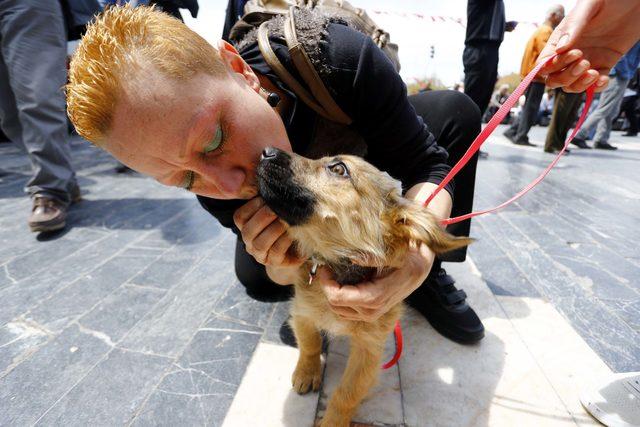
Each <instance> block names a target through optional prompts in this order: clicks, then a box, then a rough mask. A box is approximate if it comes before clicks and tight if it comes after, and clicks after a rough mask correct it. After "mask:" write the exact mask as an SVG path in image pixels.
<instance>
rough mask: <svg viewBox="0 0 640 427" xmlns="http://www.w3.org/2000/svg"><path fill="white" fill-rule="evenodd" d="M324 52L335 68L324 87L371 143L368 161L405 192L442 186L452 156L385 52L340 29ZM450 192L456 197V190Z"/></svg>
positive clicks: (336, 27)
mask: <svg viewBox="0 0 640 427" xmlns="http://www.w3.org/2000/svg"><path fill="white" fill-rule="evenodd" d="M322 48H323V49H324V50H325V52H324V53H325V57H326V58H329V59H330V62H331V63H330V64H327V65H328V67H329V69H330V70H331V72H330V73H328V74H327V75H326V76H325V82H326V83H327V86H328V87H329V88H330V90H331V91H332V92H333V96H334V99H335V100H336V102H337V103H338V105H339V106H340V107H341V108H342V109H343V110H344V111H345V113H347V114H348V115H349V116H350V117H351V118H352V119H353V124H352V126H353V127H354V128H355V129H356V130H357V131H358V132H359V133H360V135H362V137H363V138H364V140H365V141H366V143H367V150H368V154H367V160H368V161H370V162H371V163H372V164H374V165H375V166H376V167H378V168H379V169H382V170H385V171H387V172H388V173H389V174H390V175H391V176H393V177H395V178H397V179H399V180H400V181H401V182H402V185H403V189H404V190H405V191H406V190H408V189H409V188H411V187H412V186H413V185H415V184H418V183H421V182H431V183H434V184H439V183H440V182H441V181H442V180H443V179H444V177H445V176H446V174H447V173H448V172H449V170H450V167H449V166H448V165H447V152H446V150H445V149H444V148H443V147H441V146H439V145H438V144H437V142H436V140H435V138H434V136H433V134H432V133H431V132H429V130H428V129H427V126H426V125H425V123H424V122H423V120H422V118H421V117H420V116H418V115H417V114H416V112H415V110H414V108H413V106H412V105H411V104H410V103H409V100H408V99H407V89H406V86H405V84H404V82H403V81H402V79H401V78H400V75H399V74H398V72H397V71H396V70H395V68H394V66H393V64H392V63H391V61H390V60H389V58H387V56H386V55H385V54H384V52H382V50H380V49H379V48H378V47H377V46H376V45H375V44H374V43H373V41H372V40H371V39H370V38H369V37H367V36H365V35H364V34H361V33H359V32H357V31H355V30H353V29H350V28H348V27H346V26H344V25H340V24H330V25H329V28H328V36H327V39H326V41H325V42H323V44H322ZM446 190H447V191H448V192H449V193H451V194H452V193H453V187H452V184H449V185H447V187H446Z"/></svg>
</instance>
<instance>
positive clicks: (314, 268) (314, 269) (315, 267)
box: [308, 260, 318, 286]
mask: <svg viewBox="0 0 640 427" xmlns="http://www.w3.org/2000/svg"><path fill="white" fill-rule="evenodd" d="M317 272H318V261H315V260H313V264H312V265H311V269H310V270H309V283H308V285H309V286H311V282H313V278H314V277H316V273H317Z"/></svg>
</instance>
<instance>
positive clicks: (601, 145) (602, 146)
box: [593, 141, 618, 150]
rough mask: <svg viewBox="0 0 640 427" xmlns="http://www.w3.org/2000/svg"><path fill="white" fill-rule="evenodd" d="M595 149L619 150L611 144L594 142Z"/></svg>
mask: <svg viewBox="0 0 640 427" xmlns="http://www.w3.org/2000/svg"><path fill="white" fill-rule="evenodd" d="M593 148H597V149H599V150H617V149H618V147H614V146H613V145H611V144H609V143H608V142H604V141H601V142H598V141H596V142H594V143H593Z"/></svg>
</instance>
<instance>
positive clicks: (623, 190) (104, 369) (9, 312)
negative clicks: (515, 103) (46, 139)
mask: <svg viewBox="0 0 640 427" xmlns="http://www.w3.org/2000/svg"><path fill="white" fill-rule="evenodd" d="M545 130H546V129H540V128H534V129H533V130H532V133H531V137H532V138H531V139H532V140H533V141H534V142H539V143H541V141H542V139H543V138H544V132H545ZM499 131H500V130H498V132H496V134H498V133H499ZM617 135H619V134H616V136H615V137H614V138H613V141H612V142H613V143H614V144H619V145H620V147H621V149H620V150H618V151H616V152H602V151H595V150H589V151H579V150H577V149H576V150H572V153H571V155H570V156H568V157H567V158H565V159H563V160H562V161H561V162H560V163H559V164H558V166H557V168H556V169H554V170H553V171H552V172H551V174H550V175H549V176H548V178H547V179H546V180H545V181H544V182H543V183H542V184H540V186H539V187H538V188H536V189H535V190H534V191H533V192H532V193H530V194H529V195H527V196H526V197H525V198H524V199H522V200H521V201H519V202H517V204H515V205H512V206H511V207H509V208H507V209H505V210H504V211H502V212H501V213H499V214H497V215H491V216H485V217H482V218H480V219H478V220H477V221H475V222H474V225H473V227H472V235H473V237H476V238H477V239H478V241H477V242H476V243H475V244H474V245H473V246H472V248H471V250H470V257H469V260H468V261H467V262H466V263H463V264H451V265H448V266H447V268H448V269H449V270H450V271H451V272H452V273H453V274H454V275H455V277H456V278H457V280H458V282H459V284H460V286H462V287H463V288H464V289H465V290H466V291H467V293H468V294H469V300H470V303H471V304H472V305H473V306H474V307H475V308H476V310H477V311H478V313H479V314H480V316H481V317H482V318H483V321H484V323H485V326H486V327H487V336H486V338H485V339H484V340H483V341H482V342H481V343H480V344H479V345H476V346H460V345H457V344H454V343H451V342H449V341H447V340H446V339H444V338H442V337H440V336H439V335H438V334H437V333H435V332H434V331H433V329H431V327H430V326H429V325H428V323H427V322H426V321H424V319H423V318H421V317H420V316H419V315H417V314H416V313H414V312H411V311H410V312H409V313H408V315H407V317H406V318H405V320H404V322H403V325H404V331H405V339H406V342H407V345H406V350H405V353H404V355H403V358H402V359H401V361H400V363H399V365H398V366H397V367H394V368H393V369H390V370H388V371H385V372H384V373H383V374H382V377H381V383H380V385H379V386H378V387H377V388H376V389H375V390H374V392H373V393H372V396H371V398H370V399H369V400H368V401H367V402H365V404H364V405H363V406H362V408H361V410H360V412H359V414H358V417H357V419H358V421H361V422H363V423H367V424H374V425H387V426H390V425H392V426H400V425H403V426H458V425H460V426H462V425H465V426H466V425H473V426H496V425H505V426H506V425H509V426H511V425H516V424H517V425H531V426H533V425H535V426H539V425H589V424H595V423H594V422H593V421H592V420H591V419H590V418H589V417H588V416H587V415H586V414H585V413H584V411H583V410H582V408H581V407H580V404H579V402H578V401H577V395H578V392H579V390H580V388H581V387H582V386H584V385H585V384H588V383H590V382H592V381H595V380H596V379H597V378H600V377H602V376H604V375H606V374H607V373H609V372H611V371H614V372H624V371H630V370H640V339H639V333H640V321H639V319H640V285H639V280H640V279H639V278H640V250H639V249H638V248H637V244H636V242H637V241H640V230H638V227H637V224H638V222H637V217H638V213H637V212H639V211H640V190H639V188H640V187H639V186H638V185H637V182H638V180H640V171H639V168H638V166H639V165H640V139H634V138H631V139H630V140H625V139H623V138H621V137H619V136H617ZM486 151H488V152H489V153H490V155H489V158H488V159H486V160H482V161H481V163H480V166H479V172H478V186H477V188H478V189H477V198H476V200H477V202H476V206H477V208H483V207H488V206H494V205H496V204H498V203H499V202H501V201H503V200H505V199H506V198H507V197H508V196H511V195H512V194H514V193H515V192H517V191H518V190H519V189H520V188H521V187H522V186H524V184H525V183H527V182H528V181H530V180H531V179H532V178H533V177H534V176H535V175H536V174H537V173H538V172H539V171H541V170H542V169H543V167H544V166H545V165H546V163H548V162H549V161H550V160H551V158H552V157H551V156H550V155H547V154H545V153H542V152H541V149H540V147H537V148H522V147H516V146H513V145H511V144H510V143H509V142H507V141H506V140H505V139H503V138H502V137H500V136H496V137H494V138H492V140H491V141H490V142H489V143H488V144H487V146H486ZM73 153H74V164H75V166H76V168H77V170H78V174H79V182H80V185H81V187H82V190H83V196H84V200H83V201H82V202H80V203H78V204H77V205H74V206H73V207H72V209H71V212H70V218H69V222H70V224H71V226H70V227H69V228H68V229H67V230H65V231H64V232H62V233H59V234H57V235H54V236H42V235H40V236H38V235H34V234H31V233H30V232H29V231H28V228H27V226H26V218H27V215H28V211H29V208H30V203H29V201H28V199H27V198H26V197H24V196H23V194H22V187H23V185H24V183H25V181H26V180H27V177H28V174H29V165H28V161H27V159H26V158H25V157H24V156H23V155H21V154H19V153H18V152H17V151H16V150H15V149H14V148H13V147H12V146H11V145H8V144H0V200H2V202H1V203H0V242H1V244H0V267H1V268H0V301H1V302H2V305H1V307H2V308H1V309H0V425H3V426H4V425H20V426H22V425H33V424H40V425H123V424H126V425H168V426H174V425H189V426H190V425H214V426H216V425H225V426H232V427H234V426H247V425H260V426H263V425H264V426H267V425H268V426H271V425H273V426H309V425H311V424H312V423H313V420H314V419H316V418H317V417H318V416H321V414H322V410H323V408H324V405H325V404H326V397H327V394H328V393H330V390H331V389H332V387H334V386H335V384H336V383H337V381H338V379H339V374H340V372H341V369H342V368H341V366H343V364H344V360H345V353H346V351H347V348H346V343H344V342H342V341H339V340H338V341H335V342H333V343H332V344H331V345H330V346H329V351H328V354H327V355H326V360H327V363H326V368H325V379H324V384H323V390H322V391H321V392H320V393H315V394H311V395H307V396H303V397H301V396H297V395H295V394H294V393H292V392H291V391H290V389H289V387H290V385H289V377H290V375H291V371H292V369H293V364H294V363H295V357H296V350H295V349H293V348H291V347H287V346H286V345H284V344H283V343H282V342H281V340H280V337H279V329H280V326H281V324H282V322H283V321H284V320H285V319H286V317H287V303H286V302H281V303H265V302H259V301H255V300H252V299H250V298H249V297H247V296H246V294H245V293H244V292H243V288H242V287H241V286H240V285H239V284H238V283H237V281H236V279H235V276H234V272H233V263H232V253H233V250H234V239H235V238H234V237H233V236H232V235H231V234H230V233H229V232H228V231H226V230H223V229H221V228H220V227H219V226H218V225H217V224H216V223H215V221H214V220H212V219H211V218H210V217H208V215H207V214H206V213H205V212H204V210H202V209H201V208H199V206H198V204H197V202H196V201H195V200H194V198H193V196H191V195H190V194H188V193H186V192H184V191H182V190H178V189H172V188H164V187H161V186H160V185H158V184H156V183H155V182H153V181H152V180H150V179H147V178H143V177H141V176H139V175H136V174H115V173H114V172H113V168H114V166H115V163H114V161H113V160H112V159H111V158H110V157H109V156H108V155H107V154H105V153H102V152H101V151H99V150H97V149H95V148H93V147H91V146H89V145H87V144H86V143H84V142H83V141H82V140H80V139H76V140H74V142H73ZM392 344H393V343H392V342H389V349H388V350H389V353H391V352H392V346H393V345H392Z"/></svg>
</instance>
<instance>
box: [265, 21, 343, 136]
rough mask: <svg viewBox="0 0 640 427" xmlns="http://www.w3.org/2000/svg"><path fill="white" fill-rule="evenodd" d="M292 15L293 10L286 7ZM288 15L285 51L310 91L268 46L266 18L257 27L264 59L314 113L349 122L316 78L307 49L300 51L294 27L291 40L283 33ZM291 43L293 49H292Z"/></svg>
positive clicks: (269, 45) (317, 77)
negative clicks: (287, 48) (287, 49)
mask: <svg viewBox="0 0 640 427" xmlns="http://www.w3.org/2000/svg"><path fill="white" fill-rule="evenodd" d="M290 14H291V15H292V14H293V12H292V11H290ZM289 22H294V21H290V19H289V18H287V20H286V22H285V24H284V25H285V38H286V39H287V46H289V53H290V54H291V58H292V60H293V63H294V65H295V67H296V69H297V70H298V72H299V73H300V75H301V76H302V78H303V79H304V80H305V83H307V85H309V88H310V89H311V92H309V91H308V90H307V89H306V88H305V87H304V86H302V85H301V84H300V83H299V82H298V81H297V80H296V78H295V77H293V76H292V75H291V73H289V72H288V71H287V69H286V68H285V67H284V65H282V63H281V62H280V60H279V59H278V57H277V56H276V54H275V52H274V51H273V49H272V48H271V44H270V42H269V31H268V29H267V22H263V23H262V24H261V25H260V27H258V35H257V39H258V48H259V49H260V52H261V53H262V56H264V59H265V60H266V61H267V64H269V67H271V69H272V70H273V71H274V72H275V73H276V74H277V75H278V77H280V78H281V79H282V81H284V83H285V84H286V85H287V86H289V88H291V90H293V92H294V93H295V94H296V95H297V96H298V97H299V98H300V99H301V100H302V101H303V102H304V103H305V104H307V105H308V106H309V108H311V109H312V110H314V111H315V112H316V113H318V114H319V115H321V116H322V117H324V118H326V119H327V120H330V121H333V122H338V123H342V124H350V123H351V122H352V120H351V118H350V117H349V116H347V115H346V114H345V113H344V112H343V111H342V109H340V107H339V106H338V105H337V104H336V103H335V101H334V100H333V98H332V97H331V95H330V94H329V91H328V90H327V88H326V87H325V85H324V83H323V82H322V80H321V79H320V76H319V75H318V73H317V72H316V70H315V68H314V67H313V64H312V63H311V60H310V59H309V57H308V55H307V53H306V52H305V51H304V48H303V47H302V45H301V44H300V43H298V41H297V38H296V37H295V31H292V32H293V34H294V38H293V39H292V41H291V43H290V41H289V37H287V32H289V33H290V32H291V29H289V30H287V27H288V26H289V25H290V24H289ZM292 46H293V49H292Z"/></svg>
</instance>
